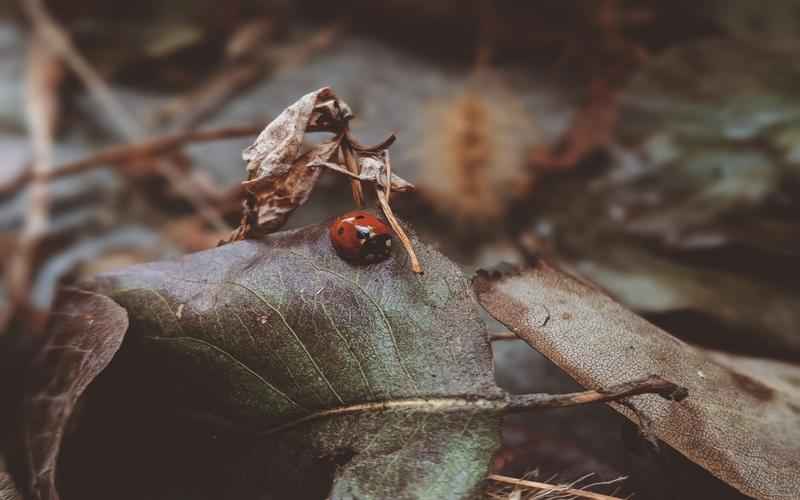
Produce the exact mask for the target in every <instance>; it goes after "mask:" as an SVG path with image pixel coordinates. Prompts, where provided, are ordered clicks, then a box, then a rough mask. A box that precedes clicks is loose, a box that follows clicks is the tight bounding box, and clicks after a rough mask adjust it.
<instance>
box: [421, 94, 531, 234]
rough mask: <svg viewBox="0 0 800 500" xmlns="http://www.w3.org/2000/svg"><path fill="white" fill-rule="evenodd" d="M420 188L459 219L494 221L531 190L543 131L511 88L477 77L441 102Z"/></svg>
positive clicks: (428, 133) (429, 133)
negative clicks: (533, 150)
mask: <svg viewBox="0 0 800 500" xmlns="http://www.w3.org/2000/svg"><path fill="white" fill-rule="evenodd" d="M427 118H428V122H427V124H426V127H425V139H424V141H423V158H424V159H425V160H424V164H423V173H422V175H421V176H420V182H419V183H418V185H417V186H418V191H419V192H420V193H421V194H422V195H423V196H425V197H426V198H427V199H428V200H429V201H430V203H431V204H432V205H433V206H435V207H436V209H437V210H438V211H439V212H441V213H442V214H443V215H445V216H447V217H449V218H453V219H455V222H457V223H458V224H465V225H467V224H468V225H469V226H470V227H474V225H476V224H477V225H480V226H489V225H491V224H492V223H493V222H496V221H497V220H498V219H499V218H501V217H503V216H505V215H506V214H507V212H508V210H509V209H510V206H511V204H512V203H513V202H514V201H516V200H518V199H520V198H521V197H522V196H524V195H526V194H527V193H529V192H530V190H531V188H532V186H533V183H534V181H535V176H534V174H533V172H532V171H531V170H530V169H529V168H527V165H526V160H527V158H528V157H529V153H530V146H531V145H532V144H535V143H536V142H537V141H540V134H539V133H538V131H537V130H536V128H535V127H534V126H533V124H532V123H531V120H530V119H529V117H528V116H527V115H526V114H525V112H524V111H523V109H522V106H521V103H520V102H519V99H518V98H517V97H516V96H515V95H513V94H512V93H511V92H510V91H509V90H505V89H503V88H501V87H500V86H499V85H497V84H492V83H489V84H488V85H487V84H486V82H485V81H484V80H481V81H480V82H478V81H477V80H474V81H472V82H470V83H468V84H467V85H465V87H464V88H463V90H461V92H459V93H458V94H457V95H456V96H455V97H453V98H450V99H448V100H446V101H442V102H438V103H435V104H434V105H433V106H432V108H431V112H430V114H429V116H428V117H427Z"/></svg>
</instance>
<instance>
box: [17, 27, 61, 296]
mask: <svg viewBox="0 0 800 500" xmlns="http://www.w3.org/2000/svg"><path fill="white" fill-rule="evenodd" d="M26 69H27V74H26V78H25V91H26V92H25V111H26V115H27V118H28V128H29V131H30V137H31V142H32V145H33V163H32V165H31V167H30V170H29V171H30V174H31V176H32V177H33V179H34V181H33V183H32V184H31V189H30V198H29V202H28V209H27V211H26V214H25V226H24V228H23V230H22V234H21V235H20V238H19V240H18V242H17V248H16V249H15V252H14V255H13V256H12V258H11V262H10V263H9V265H8V267H7V269H8V274H7V275H6V279H7V286H8V289H9V292H10V294H11V303H12V304H13V305H14V306H15V307H16V306H19V305H22V304H28V301H29V291H30V285H31V276H32V274H33V259H34V256H35V253H36V248H37V247H38V246H39V243H40V242H41V240H42V238H44V237H45V235H46V234H47V231H48V212H49V206H50V197H49V193H48V184H47V182H46V181H44V180H42V178H44V177H46V176H47V175H48V173H49V172H50V169H51V168H52V159H53V158H52V154H53V133H54V128H55V121H56V119H57V116H58V107H59V103H58V87H59V84H60V82H61V79H62V76H63V71H62V69H63V68H62V66H61V61H60V59H59V58H58V57H57V56H56V54H54V53H53V52H51V51H50V50H49V49H48V47H47V45H46V44H45V43H44V41H43V40H42V34H41V32H39V31H38V30H36V31H35V32H34V33H33V36H32V40H31V45H30V48H29V49H28V57H27V66H26Z"/></svg>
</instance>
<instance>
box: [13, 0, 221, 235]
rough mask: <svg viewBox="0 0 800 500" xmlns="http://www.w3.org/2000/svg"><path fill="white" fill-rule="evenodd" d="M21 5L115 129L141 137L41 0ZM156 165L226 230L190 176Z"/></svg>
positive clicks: (24, 0) (140, 131) (168, 165)
mask: <svg viewBox="0 0 800 500" xmlns="http://www.w3.org/2000/svg"><path fill="white" fill-rule="evenodd" d="M22 6H23V8H24V10H25V13H26V14H27V15H28V16H29V17H30V19H31V22H32V23H33V25H34V26H35V27H36V29H37V30H38V31H40V32H41V34H42V38H43V40H44V41H45V42H46V43H47V44H48V46H49V47H50V49H51V50H52V51H53V52H55V53H57V54H58V55H60V56H61V57H62V58H63V59H64V61H65V62H66V63H67V65H68V66H69V67H70V68H71V69H72V70H73V71H74V72H75V74H76V75H77V76H78V78H80V80H81V81H82V82H83V84H84V85H86V88H87V89H89V92H90V93H91V94H92V96H94V97H95V98H96V99H97V100H98V102H99V103H100V104H101V105H102V106H103V108H104V109H105V110H106V111H107V114H108V116H109V118H110V119H111V120H113V121H114V123H115V125H116V127H117V128H118V129H119V131H120V132H122V134H123V135H124V136H126V137H127V138H128V139H131V140H136V139H138V138H141V137H143V136H144V133H145V131H144V129H143V128H142V127H141V126H140V125H139V124H138V123H136V122H135V121H134V120H133V119H132V118H130V116H129V114H128V112H127V110H126V109H125V108H124V107H123V106H122V105H121V104H120V103H119V102H118V101H117V100H116V98H115V97H114V94H113V93H112V92H111V89H110V88H109V86H108V84H106V82H105V81H104V80H103V79H102V77H101V76H100V75H99V74H98V73H97V71H95V69H94V68H93V67H92V65H91V64H89V62H88V61H87V60H86V59H85V58H84V57H83V56H82V55H81V54H80V52H78V50H77V48H76V47H75V45H74V44H73V43H72V40H70V38H69V35H68V34H67V32H66V31H65V30H64V29H63V28H61V26H59V24H58V23H57V22H56V20H55V19H54V18H53V17H52V16H50V14H49V13H48V12H47V9H46V8H45V6H44V3H43V2H42V0H22ZM158 169H159V171H160V173H161V174H162V175H163V176H164V177H165V178H166V179H167V181H168V182H169V183H170V184H171V185H172V186H173V187H174V188H175V190H176V191H177V192H178V193H180V194H181V195H183V196H184V197H185V198H186V199H187V200H188V201H189V202H190V203H191V204H192V205H193V206H194V207H195V210H197V211H198V212H199V213H200V214H201V215H202V216H203V217H204V218H206V219H207V220H208V221H209V223H211V224H212V225H213V226H214V227H215V229H217V230H220V231H225V230H230V227H229V226H228V224H226V223H225V220H224V219H223V218H222V216H221V215H220V214H219V213H217V212H216V210H214V208H213V207H212V206H211V205H209V204H208V203H206V201H205V200H204V199H203V198H202V197H201V196H199V195H198V194H197V193H200V192H202V190H201V189H197V188H196V186H192V185H187V184H193V183H192V182H191V177H189V176H185V175H183V174H181V172H180V171H179V169H178V168H177V167H176V166H175V165H173V164H171V163H167V162H160V163H158Z"/></svg>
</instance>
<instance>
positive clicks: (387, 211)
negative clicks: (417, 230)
mask: <svg viewBox="0 0 800 500" xmlns="http://www.w3.org/2000/svg"><path fill="white" fill-rule="evenodd" d="M390 186H391V184H390ZM387 191H389V189H387V190H385V191H384V190H383V189H381V188H380V187H379V186H375V193H376V194H377V195H378V203H380V205H381V208H382V209H383V215H385V216H386V220H388V221H389V225H390V226H392V229H393V230H394V232H395V234H396V235H397V237H398V238H400V242H401V243H402V244H403V247H404V248H405V249H406V252H408V257H409V259H411V270H412V271H414V272H415V273H417V274H422V266H421V265H420V263H419V259H417V253H416V252H415V251H414V247H413V246H412V245H411V240H410V239H409V237H408V235H406V232H405V231H403V227H402V226H400V223H399V222H398V221H397V218H396V217H395V216H394V212H392V207H391V206H390V205H389V199H388V197H387V195H386V192H387Z"/></svg>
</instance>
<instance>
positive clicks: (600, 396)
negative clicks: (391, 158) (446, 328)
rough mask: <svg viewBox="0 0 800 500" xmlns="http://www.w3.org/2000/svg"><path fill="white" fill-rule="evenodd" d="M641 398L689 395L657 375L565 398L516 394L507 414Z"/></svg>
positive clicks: (554, 395)
mask: <svg viewBox="0 0 800 500" xmlns="http://www.w3.org/2000/svg"><path fill="white" fill-rule="evenodd" d="M641 394H658V395H659V396H661V397H662V398H664V399H669V400H672V401H681V400H683V399H684V398H686V396H687V395H688V391H687V390H686V388H685V387H680V386H678V385H676V384H673V383H672V382H670V381H668V380H665V379H664V378H662V377H659V376H658V375H650V376H648V377H644V378H641V379H637V380H632V381H630V382H625V383H623V384H618V385H615V386H613V387H609V388H608V389H599V390H595V391H583V392H572V393H568V394H515V395H513V396H510V399H509V405H508V410H509V411H512V412H515V411H528V410H530V409H532V408H560V407H564V406H576V405H583V404H587V403H607V402H609V401H617V400H620V399H625V398H629V397H631V396H639V395H641Z"/></svg>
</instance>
